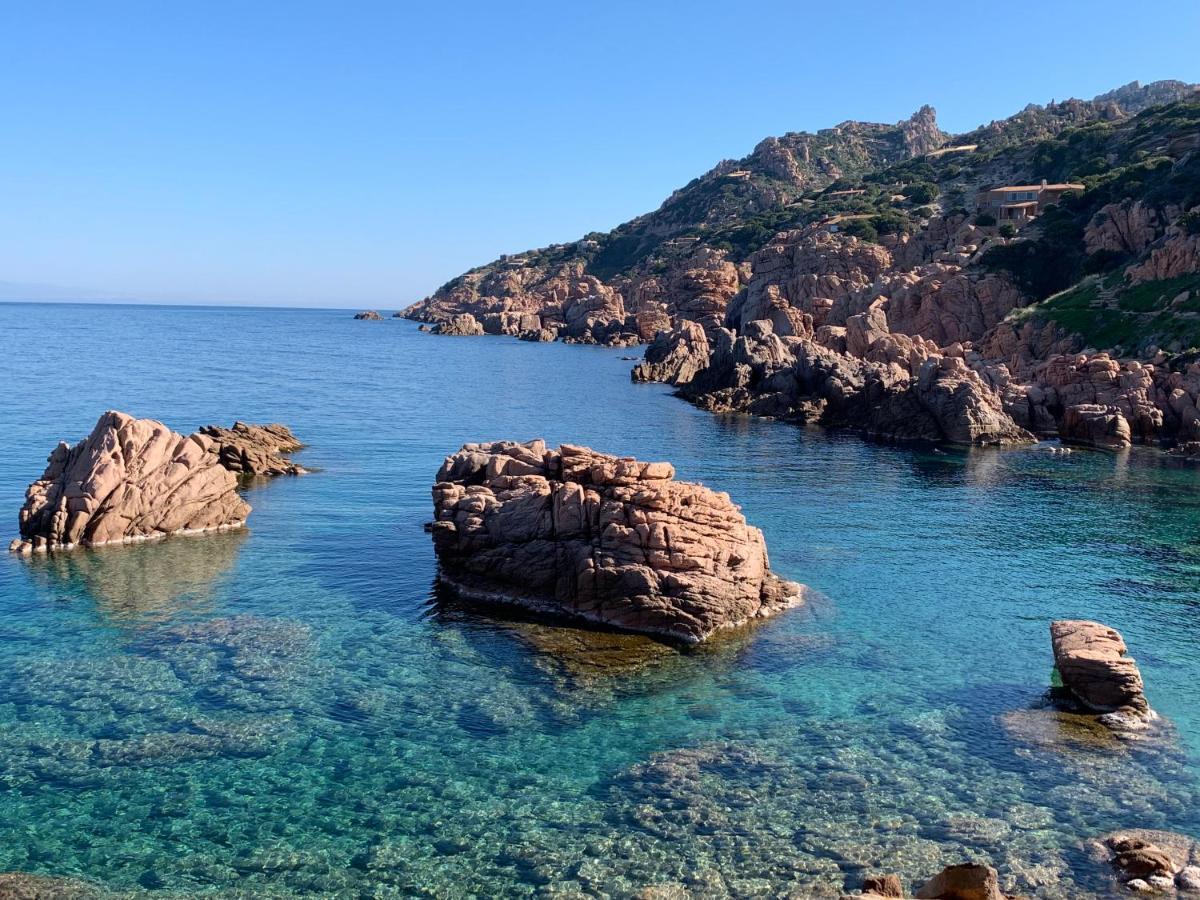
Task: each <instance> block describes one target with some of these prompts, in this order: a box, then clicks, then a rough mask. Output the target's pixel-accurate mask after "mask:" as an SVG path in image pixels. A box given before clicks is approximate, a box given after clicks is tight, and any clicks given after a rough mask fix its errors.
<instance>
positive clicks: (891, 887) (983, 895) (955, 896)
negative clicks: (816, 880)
mask: <svg viewBox="0 0 1200 900" xmlns="http://www.w3.org/2000/svg"><path fill="white" fill-rule="evenodd" d="M858 896H860V897H863V898H872V900H883V898H892V897H900V898H903V897H904V886H903V885H902V884H901V882H900V879H899V878H898V877H897V876H896V875H873V876H870V877H868V878H866V879H865V880H864V881H863V885H862V893H861V894H859V895H858ZM912 896H913V898H915V900H1009V898H1008V896H1007V895H1006V894H1004V893H1002V892H1001V890H1000V876H999V874H998V873H997V872H996V870H995V869H993V868H992V867H991V866H985V865H982V864H981V863H962V864H960V865H956V866H947V867H946V868H945V869H943V870H942V871H941V872H939V873H938V874H937V875H935V876H933V878H931V879H929V881H927V882H925V884H923V885H922V886H921V887H920V888H919V889H918V890H917V892H916V893H915V894H913V895H912ZM844 900H850V897H849V896H847V897H845V898H844Z"/></svg>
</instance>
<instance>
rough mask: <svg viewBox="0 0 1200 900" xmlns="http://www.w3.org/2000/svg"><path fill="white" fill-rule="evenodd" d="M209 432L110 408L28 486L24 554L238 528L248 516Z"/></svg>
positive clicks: (19, 544)
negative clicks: (186, 430)
mask: <svg viewBox="0 0 1200 900" xmlns="http://www.w3.org/2000/svg"><path fill="white" fill-rule="evenodd" d="M236 488H237V478H236V476H235V475H234V474H233V473H232V472H231V471H229V470H228V469H226V468H225V467H224V466H223V465H221V462H220V459H219V457H218V454H217V445H216V443H215V442H214V441H213V440H212V439H211V438H209V437H206V436H205V435H202V434H193V435H190V436H188V437H184V436H183V435H181V434H177V433H176V432H174V431H171V429H169V428H167V426H166V425H163V424H162V423H161V422H155V421H153V420H152V419H135V418H133V417H132V416H128V415H125V414H124V413H120V412H114V411H109V412H106V413H104V415H102V416H101V417H100V420H99V421H98V422H97V423H96V427H95V428H93V429H92V433H91V434H90V435H89V436H88V437H87V438H86V439H84V440H83V441H80V442H79V443H78V444H76V445H75V446H74V447H72V446H69V445H67V444H66V443H60V444H59V445H58V447H56V448H55V450H54V452H53V453H51V454H50V458H49V464H48V465H47V467H46V471H45V472H44V473H43V474H42V477H41V478H39V479H38V480H37V481H35V482H34V483H33V484H31V485H30V486H29V489H28V491H26V494H25V505H24V506H22V507H21V512H20V516H19V521H20V531H21V538H20V539H19V540H17V541H14V542H13V544H12V545H11V547H10V549H12V550H15V551H17V552H21V553H28V552H33V551H44V550H55V549H69V548H71V547H74V546H76V545H85V546H98V545H101V544H112V543H132V542H134V541H142V540H147V539H152V538H159V537H164V536H166V535H168V534H180V533H190V532H202V531H217V530H226V529H229V528H237V527H240V526H241V525H242V524H243V523H244V522H245V520H246V516H247V515H249V513H250V507H249V505H248V504H247V503H246V502H245V501H244V500H243V499H242V498H241V497H240V496H238V493H237V491H236Z"/></svg>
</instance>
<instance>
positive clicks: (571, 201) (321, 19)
mask: <svg viewBox="0 0 1200 900" xmlns="http://www.w3.org/2000/svg"><path fill="white" fill-rule="evenodd" d="M1198 45H1200V3H1198V2H1196V0H1180V2H1171V0H1168V2H1151V3H1143V4H1141V5H1138V6H1135V7H1131V6H1129V4H1128V3H1127V2H1124V0H1123V2H1120V3H1117V2H1109V0H1057V2H1046V0H1041V2H1037V3H1026V2H1009V3H1003V4H997V3H989V4H964V3H961V2H955V3H942V2H938V3H917V2H907V3H906V2H898V0H891V2H886V3H884V2H879V3H877V2H871V0H867V2H861V0H860V2H855V3H820V4H817V3H806V2H801V0H790V2H778V3H777V2H762V3H748V2H740V3H731V2H728V0H726V2H719V3H718V2H709V0H693V2H690V3H683V2H677V3H667V2H653V0H643V2H621V0H615V2H603V3H601V2H594V3H593V2H582V0H580V2H575V3H564V2H557V3H541V2H536V3H535V2H529V3H524V2H520V0H511V2H506V3H497V2H495V0H491V2H471V0H459V2H453V3H450V2H433V3H428V2H427V3H420V4H416V3H412V4H410V3H405V2H400V0H396V2H370V0H360V2H356V0H341V2H305V0H289V2H286V3H285V2H265V0H263V2H255V3H246V2H222V0H205V2H200V0H192V2H187V0H180V2H169V3H163V2H161V0H154V2H144V3H133V2H106V0H88V2H56V0H45V2H37V3H20V2H17V0H0V58H3V60H4V69H5V75H4V78H3V79H0V116H2V117H3V126H2V127H0V297H3V298H5V299H17V298H22V297H28V298H32V299H86V300H95V299H111V300H121V301H140V302H168V303H171V302H175V303H185V302H186V303H221V304H226V303H229V304H246V305H281V306H326V307H338V308H341V307H345V308H363V307H377V308H380V309H396V308H400V307H403V306H405V305H407V304H409V303H411V302H413V301H415V300H418V299H420V298H421V297H423V296H425V295H427V294H429V293H430V292H432V291H433V290H434V289H436V288H437V287H438V286H439V285H440V284H442V283H443V282H445V281H446V280H448V279H450V278H452V277H454V276H455V275H457V274H459V273H460V272H462V271H465V270H466V269H468V268H470V267H472V266H475V265H479V264H481V263H484V262H487V261H489V260H491V259H493V258H495V257H496V256H498V255H500V254H502V253H513V252H519V251H521V250H524V249H528V248H531V247H539V246H544V245H546V244H549V243H556V242H562V241H570V240H575V239H577V238H579V237H581V236H582V235H583V234H585V233H587V232H589V231H594V230H607V229H609V228H612V227H613V226H615V225H617V224H619V223H621V222H623V221H626V220H628V219H630V218H632V217H634V216H636V215H639V214H641V213H644V212H647V211H649V210H652V209H654V208H656V207H657V206H658V205H659V204H660V203H661V202H662V201H663V199H665V198H666V196H667V195H668V194H669V193H670V192H671V191H672V190H674V189H675V188H677V187H680V186H681V185H683V184H685V183H686V182H687V181H689V180H690V179H692V178H693V177H695V176H697V175H699V174H701V173H703V172H705V171H707V170H708V169H709V168H711V167H712V166H713V165H714V164H716V163H717V162H718V161H720V160H721V159H725V158H737V157H741V156H744V155H746V154H747V153H749V152H750V150H751V149H752V148H753V147H754V145H755V144H756V143H758V141H759V140H761V139H762V138H763V137H766V136H767V135H771V134H781V133H784V132H787V131H801V130H815V129H817V128H823V127H828V126H830V125H834V124H837V123H838V122H841V121H844V120H846V119H861V120H869V121H882V122H895V121H898V120H900V119H902V118H906V117H907V116H909V115H910V114H911V113H912V112H913V111H914V110H916V109H917V108H918V107H919V106H921V105H922V104H923V103H930V104H932V105H933V106H935V107H936V108H937V110H938V118H939V122H940V124H941V126H942V128H943V129H945V130H948V131H955V132H957V131H966V130H968V129H970V128H973V127H975V126H977V125H979V124H981V123H984V122H987V121H990V120H992V119H996V118H1002V117H1004V116H1007V115H1010V114H1012V113H1014V112H1016V111H1017V110H1019V109H1020V108H1021V107H1023V106H1024V105H1025V104H1027V103H1030V102H1039V103H1044V102H1046V101H1049V100H1051V99H1058V100H1062V99H1065V98H1067V97H1071V96H1076V97H1091V96H1094V95H1095V94H1097V93H1101V92H1103V91H1106V90H1109V89H1111V88H1113V87H1116V86H1118V85H1121V84H1125V83H1127V82H1129V81H1132V80H1135V79H1138V80H1141V81H1143V82H1147V81H1153V80H1157V79H1161V78H1178V79H1182V80H1186V81H1194V82H1195V81H1200V53H1197V52H1196V47H1197V46H1198Z"/></svg>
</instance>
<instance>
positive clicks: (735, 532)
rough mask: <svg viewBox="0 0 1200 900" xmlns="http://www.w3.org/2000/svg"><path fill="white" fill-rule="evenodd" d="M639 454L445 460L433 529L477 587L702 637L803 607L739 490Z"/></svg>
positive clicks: (536, 453)
mask: <svg viewBox="0 0 1200 900" xmlns="http://www.w3.org/2000/svg"><path fill="white" fill-rule="evenodd" d="M674 475H675V471H674V468H673V467H672V466H671V465H670V464H669V463H661V462H658V463H656V462H639V461H638V460H636V459H631V458H628V457H616V456H609V455H607V454H604V453H597V452H595V451H593V450H590V449H588V448H586V447H575V446H571V445H568V444H564V445H563V446H561V447H559V448H558V449H557V450H548V449H547V448H546V446H545V443H544V442H543V441H531V442H529V443H526V444H520V443H515V442H511V441H498V442H495V443H490V444H467V445H465V446H464V447H463V448H462V449H461V450H459V451H458V452H457V453H455V454H453V455H452V456H449V457H447V458H446V461H445V462H444V463H443V464H442V467H441V469H440V470H439V471H438V474H437V483H436V485H435V486H434V488H433V501H434V521H433V522H432V523H431V524H430V526H429V529H430V531H431V532H432V534H433V540H434V548H435V550H436V551H437V555H438V559H439V561H440V562H441V567H442V577H443V579H444V580H445V581H447V582H448V583H449V584H451V585H453V586H455V587H457V588H458V589H459V590H460V591H461V592H462V593H464V594H465V595H467V596H472V597H475V598H478V599H484V600H492V601H498V602H504V603H513V604H517V605H520V606H522V607H526V608H529V609H533V610H536V611H540V612H546V613H552V614H560V615H566V616H570V617H575V618H580V619H586V620H589V621H592V622H600V623H603V624H606V625H610V626H613V627H616V628H620V629H625V630H628V631H639V632H644V633H649V634H658V635H663V636H666V637H670V638H673V639H676V640H679V641H683V642H685V643H698V642H700V641H703V640H705V639H706V638H708V637H709V636H711V635H712V634H713V633H714V632H715V631H717V630H719V629H721V628H727V627H731V626H735V625H741V624H743V623H746V622H749V621H751V620H754V619H757V618H762V617H765V616H768V615H771V614H773V613H775V612H778V611H780V610H782V609H786V608H787V607H789V606H793V605H795V604H797V603H799V602H801V588H800V586H799V585H797V584H794V583H793V582H789V581H785V580H783V579H781V578H779V577H778V576H776V575H775V574H774V573H772V572H771V570H770V566H769V564H768V561H767V550H766V545H765V542H764V540H763V536H762V532H760V531H759V530H758V529H757V528H753V527H751V526H750V525H748V524H747V523H746V519H745V518H744V517H743V516H742V514H741V512H740V511H739V510H738V508H737V507H736V506H735V505H734V504H733V502H732V501H731V500H730V499H729V496H728V495H727V494H723V493H717V492H716V491H712V490H710V489H708V488H706V487H704V486H702V485H698V484H690V483H687V482H680V481H675V480H674Z"/></svg>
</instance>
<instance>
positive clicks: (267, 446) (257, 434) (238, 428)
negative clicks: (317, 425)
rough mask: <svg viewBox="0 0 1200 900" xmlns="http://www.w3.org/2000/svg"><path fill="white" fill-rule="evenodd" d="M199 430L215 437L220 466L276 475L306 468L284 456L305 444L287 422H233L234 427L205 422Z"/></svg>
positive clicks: (245, 473) (242, 472)
mask: <svg viewBox="0 0 1200 900" xmlns="http://www.w3.org/2000/svg"><path fill="white" fill-rule="evenodd" d="M199 433H200V434H202V435H204V436H205V437H208V438H211V439H212V441H213V443H215V444H216V451H217V458H218V459H219V460H220V461H221V465H223V466H224V467H225V468H226V469H228V470H229V471H230V472H234V473H235V474H237V475H242V476H248V477H274V476H276V475H303V474H304V473H305V472H306V471H307V470H306V469H304V468H303V467H301V466H299V465H297V464H296V463H294V462H292V460H290V459H287V458H286V457H285V456H284V455H283V454H287V453H294V452H295V451H297V450H300V449H302V448H303V447H304V444H302V443H300V440H299V439H298V438H297V437H296V436H295V435H294V434H292V430H291V429H290V428H288V427H287V426H286V425H280V424H278V423H274V424H270V425H248V424H246V423H245V422H234V423H233V427H232V428H222V427H221V426H220V425H205V426H204V427H203V428H201V429H200V432H199Z"/></svg>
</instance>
